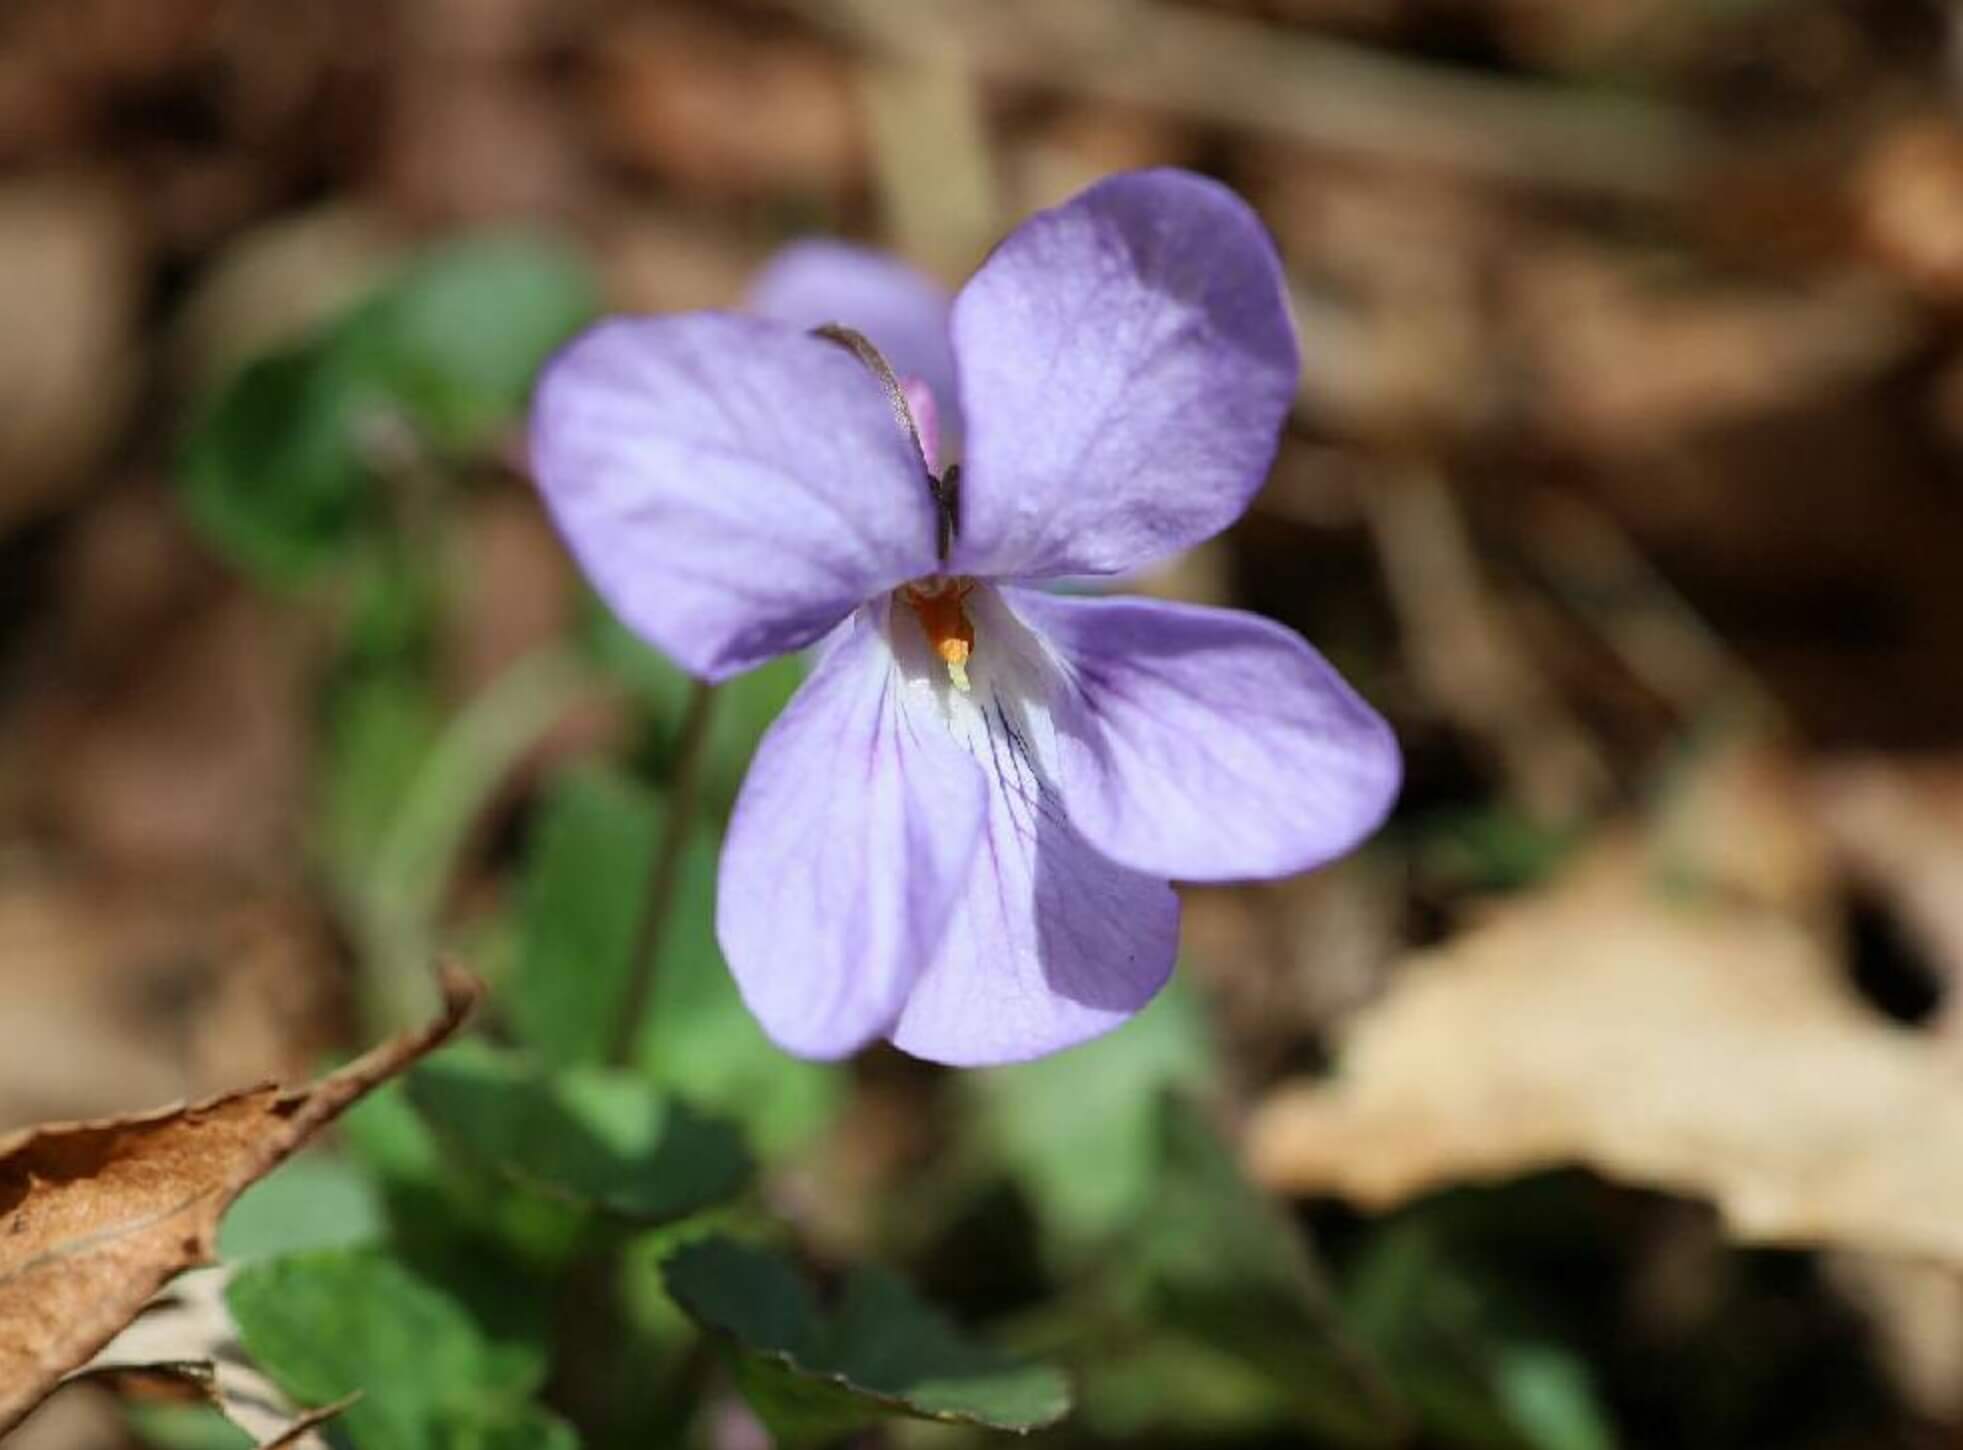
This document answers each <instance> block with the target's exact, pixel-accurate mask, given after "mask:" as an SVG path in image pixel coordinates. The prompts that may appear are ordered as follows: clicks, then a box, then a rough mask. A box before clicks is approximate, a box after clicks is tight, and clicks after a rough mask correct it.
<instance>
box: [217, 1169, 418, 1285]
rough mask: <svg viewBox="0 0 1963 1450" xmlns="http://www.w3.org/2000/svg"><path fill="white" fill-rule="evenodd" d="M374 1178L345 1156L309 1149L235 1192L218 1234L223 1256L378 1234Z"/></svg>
mask: <svg viewBox="0 0 1963 1450" xmlns="http://www.w3.org/2000/svg"><path fill="white" fill-rule="evenodd" d="M385 1228H386V1223H385V1221H384V1218H383V1215H382V1203H381V1198H380V1195H379V1194H377V1193H376V1191H375V1185H374V1182H373V1181H372V1180H371V1179H370V1178H369V1177H368V1176H367V1175H366V1174H364V1173H363V1172H362V1171H361V1169H360V1168H359V1167H358V1166H357V1165H356V1164H354V1163H352V1162H350V1161H349V1160H348V1159H346V1158H336V1157H329V1156H328V1155H326V1154H324V1153H309V1154H307V1155H305V1156H303V1157H300V1158H295V1159H294V1160H293V1161H292V1162H290V1163H287V1164H286V1165H284V1166H283V1167H281V1168H280V1169H279V1170H278V1171H277V1172H275V1173H273V1174H272V1175H271V1176H269V1177H266V1178H262V1179H260V1180H259V1182H257V1183H255V1184H253V1185H252V1187H250V1188H248V1189H247V1190H246V1191H245V1192H244V1193H243V1194H241V1195H239V1198H238V1201H237V1202H235V1203H234V1204H233V1205H232V1206H231V1208H230V1209H228V1210H227V1211H226V1214H225V1221H224V1223H223V1224H222V1225H221V1226H220V1230H219V1235H218V1252H219V1255H220V1256H221V1257H223V1258H226V1259H234V1260H236V1259H256V1258H266V1257H269V1256H271V1255H274V1254H289V1253H294V1252H297V1251H298V1250H301V1249H319V1248H341V1247H346V1246H350V1245H353V1244H360V1243H367V1242H370V1241H372V1240H375V1239H378V1238H380V1237H381V1236H382V1234H383V1232H384V1230H385Z"/></svg>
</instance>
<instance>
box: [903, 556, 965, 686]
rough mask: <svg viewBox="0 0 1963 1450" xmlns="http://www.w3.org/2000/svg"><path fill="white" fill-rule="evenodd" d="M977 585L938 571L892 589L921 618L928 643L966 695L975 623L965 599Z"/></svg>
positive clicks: (915, 615)
mask: <svg viewBox="0 0 1963 1450" xmlns="http://www.w3.org/2000/svg"><path fill="white" fill-rule="evenodd" d="M974 588H975V581H974V580H972V579H962V578H957V577H951V576H949V575H945V574H937V575H932V576H930V577H928V578H926V579H916V580H914V581H913V583H911V584H902V585H901V586H900V587H899V588H898V589H896V590H894V591H893V592H894V593H895V594H897V595H898V596H899V598H900V599H901V601H902V602H904V603H905V604H906V606H907V608H909V609H911V610H912V611H913V615H914V618H916V619H918V620H919V621H920V627H921V629H922V630H924V631H925V632H926V635H927V643H928V644H930V645H932V646H933V649H934V653H935V654H937V655H939V656H940V657H941V659H942V661H943V662H944V663H945V664H946V665H947V674H948V678H949V679H951V680H952V681H954V688H955V689H957V690H959V691H961V693H962V694H964V695H965V694H966V693H967V692H968V657H969V656H970V655H972V654H973V653H974V652H975V626H974V625H973V623H971V622H970V621H969V619H968V611H967V610H966V609H964V608H962V603H963V601H964V600H966V599H967V597H968V596H969V595H970V594H971V593H973V592H974Z"/></svg>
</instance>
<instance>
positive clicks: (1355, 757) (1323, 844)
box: [1011, 590, 1402, 881]
mask: <svg viewBox="0 0 1963 1450" xmlns="http://www.w3.org/2000/svg"><path fill="white" fill-rule="evenodd" d="M1011 597H1012V601H1013V604H1014V607H1015V609H1016V611H1017V612H1018V613H1019V614H1021V615H1022V616H1023V617H1024V618H1025V619H1027V620H1028V621H1029V623H1030V625H1031V627H1032V628H1034V629H1035V630H1036V631H1037V632H1038V633H1040V634H1041V635H1042V636H1043V637H1044V638H1046V639H1047V640H1048V641H1049V643H1050V645H1051V646H1052V647H1053V648H1054V649H1055V650H1056V651H1057V653H1058V654H1059V655H1060V656H1061V658H1062V660H1063V662H1064V667H1065V670H1066V672H1067V673H1068V675H1069V677H1070V681H1071V683H1070V686H1069V689H1068V691H1067V693H1066V695H1065V696H1064V699H1065V702H1066V703H1065V706H1063V707H1060V708H1059V709H1058V710H1057V712H1056V719H1057V732H1058V759H1059V766H1058V770H1059V776H1060V780H1061V785H1062V789H1063V793H1064V799H1065V803H1066V804H1067V806H1068V808H1069V811H1070V818H1071V820H1072V821H1073V822H1075V823H1076V825H1077V826H1078V828H1079V829H1081V830H1082V831H1083V833H1084V835H1085V836H1086V837H1088V838H1089V839H1090V840H1091V841H1093V842H1094V843H1096V845H1097V846H1098V847H1099V848H1101V849H1102V850H1104V851H1105V852H1106V853H1108V854H1109V855H1111V856H1112V857H1114V858H1115V859H1117V860H1120V861H1123V862H1125V863H1126V864H1127V865H1129V866H1134V867H1137V868H1138V869H1140V870H1144V871H1153V872H1159V873H1163V874H1164V875H1166V876H1170V877H1172V878H1173V879H1175V880H1184V881H1230V880H1236V879H1245V878H1253V877H1268V876H1285V875H1290V874H1292V873H1294V872H1297V871H1305V870H1307V869H1309V868H1310V867H1312V866H1318V865H1321V864H1322V863H1323V862H1325V861H1328V860H1330V859H1332V858H1334V857H1336V856H1340V855H1342V854H1343V853H1344V852H1346V851H1348V850H1350V849H1351V848H1352V847H1354V846H1355V845H1357V843H1358V842H1360V841H1361V840H1363V838H1364V837H1366V836H1368V835H1369V834H1370V833H1371V832H1372V831H1374V830H1375V829H1376V828H1377V826H1378V825H1379V824H1381V823H1382V821H1383V819H1384V816H1385V815H1386V813H1388V811H1389V810H1390V807H1391V803H1392V802H1393V801H1394V800H1395V799H1396V796H1397V789H1398V784H1399V779H1400V776H1401V773H1402V764H1401V760H1400V757H1399V754H1398V749H1397V741H1396V739H1395V737H1394V736H1392V734H1391V732H1390V727H1389V726H1387V725H1386V724H1385V723H1384V721H1383V719H1382V718H1381V717H1380V716H1379V715H1378V714H1377V713H1376V712H1375V711H1374V710H1372V709H1371V708H1370V707H1369V706H1368V705H1366V704H1365V703H1364V702H1363V701H1362V700H1361V699H1360V698H1359V697H1358V696H1357V694H1356V692H1355V691H1354V690H1352V689H1351V688H1350V687H1349V686H1348V685H1347V684H1345V683H1344V681H1343V679H1342V677H1341V676H1340V675H1338V674H1337V673H1336V671H1335V670H1334V669H1333V668H1331V667H1330V665H1329V663H1328V661H1326V660H1324V659H1323V658H1322V656H1320V655H1318V654H1317V653H1316V652H1315V651H1314V650H1313V649H1311V648H1309V646H1308V645H1307V644H1305V643H1304V642H1303V641H1302V640H1301V639H1300V638H1299V637H1297V636H1296V635H1295V634H1293V633H1291V632H1290V631H1289V630H1286V629H1284V628H1282V627H1281V626H1280V625H1278V624H1275V623H1273V622H1272V621H1270V620H1266V619H1261V618H1259V617H1257V616H1255V615H1252V614H1242V613H1239V612H1238V611H1235V610H1227V609H1204V608H1200V607H1198V606H1194V605H1176V604H1166V603H1162V602H1160V601H1157V600H1148V599H1092V598H1083V597H1076V598H1066V597H1064V596H1061V595H1052V594H1042V593H1038V592H1036V591H1033V590H1016V591H1014V592H1013V594H1012V596H1011Z"/></svg>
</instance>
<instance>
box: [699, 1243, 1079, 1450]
mask: <svg viewBox="0 0 1963 1450" xmlns="http://www.w3.org/2000/svg"><path fill="white" fill-rule="evenodd" d="M667 1278H668V1287H669V1290H670V1292H672V1293H673V1294H674V1296H675V1298H676V1300H677V1301H678V1302H679V1303H680V1304H681V1305H682V1307H683V1308H684V1309H685V1310H686V1311H687V1312H688V1313H689V1314H690V1315H691V1316H692V1317H693V1318H694V1319H695V1320H696V1322H697V1323H699V1324H700V1325H702V1327H703V1328H705V1329H707V1330H710V1331H712V1332H714V1333H716V1334H719V1335H722V1336H724V1337H725V1338H726V1339H727V1340H728V1341H729V1343H730V1344H731V1345H732V1347H733V1350H734V1352H735V1354H736V1357H737V1364H738V1378H739V1383H740V1384H741V1385H742V1387H743V1391H744V1394H745V1395H746V1396H747V1397H748V1398H749V1400H750V1403H751V1405H752V1407H753V1408H754V1409H755V1410H756V1411H757V1413H758V1415H759V1416H760V1417H761V1418H762V1419H763V1421H764V1423H765V1424H766V1425H768V1426H769V1427H770V1429H771V1432H772V1433H773V1435H775V1436H776V1437H777V1439H778V1441H779V1443H780V1444H783V1445H792V1446H797V1445H822V1444H826V1443H829V1442H831V1441H833V1440H836V1439H839V1438H841V1437H843V1436H845V1435H848V1434H851V1433H853V1432H855V1431H857V1430H860V1429H863V1428H865V1427H866V1426H868V1425H872V1424H875V1423H877V1422H878V1421H880V1420H882V1419H886V1418H889V1417H892V1416H896V1415H897V1416H911V1417H916V1418H920V1419H928V1420H947V1421H954V1422H958V1423H964V1424H971V1425H979V1426H982V1427H985V1428H989V1429H997V1430H1018V1431H1027V1430H1032V1429H1040V1428H1041V1427H1043V1426H1045V1425H1050V1424H1054V1423H1055V1422H1056V1421H1057V1420H1059V1419H1061V1418H1062V1417H1063V1415H1064V1414H1065V1413H1066V1412H1067V1411H1068V1410H1069V1407H1070V1392H1069V1387H1068V1385H1067V1384H1066V1383H1065V1381H1064V1379H1063V1376H1062V1375H1061V1374H1060V1373H1059V1372H1057V1371H1056V1370H1054V1369H1051V1368H1049V1367H1047V1366H1044V1365H1036V1364H1026V1363H1022V1362H1020V1361H1017V1360H1014V1359H1011V1358H1009V1357H1007V1356H1005V1355H1003V1354H1001V1353H999V1352H997V1351H995V1350H992V1349H989V1348H987V1347H986V1346H983V1345H980V1344H977V1343H975V1342H973V1341H971V1340H969V1339H968V1338H966V1337H965V1336H964V1335H963V1334H961V1332H960V1331H958V1330H957V1329H955V1328H954V1326H953V1325H952V1324H951V1323H949V1322H948V1320H947V1319H945V1318H944V1317H943V1316H942V1315H941V1314H940V1313H938V1312H937V1311H935V1310H933V1309H931V1308H928V1307H927V1306H926V1305H924V1304H922V1303H921V1302H920V1301H919V1300H918V1299H917V1298H915V1297H914V1295H913V1293H912V1291H911V1290H909V1289H908V1288H907V1287H906V1286H905V1285H904V1284H903V1283H901V1282H900V1281H899V1280H898V1279H896V1278H894V1277H893V1276H892V1275H890V1274H887V1273H884V1272H882V1271H879V1270H861V1271H859V1272H857V1273H855V1274H854V1275H853V1276H852V1277H851V1278H850V1279H849V1280H848V1281H847V1282H846V1285H845V1288H844V1292H843V1294H842V1295H841V1297H840V1300H839V1302H838V1305H837V1307H836V1308H835V1309H834V1310H833V1311H832V1312H831V1313H830V1314H829V1315H827V1314H824V1313H822V1312H821V1311H820V1310H819V1308H818V1305H817V1302H816V1300H815V1299H814V1298H813V1296H812V1293H811V1290H810V1288H809V1287H808V1286H807V1285H806V1283H805V1282H804V1280H803V1278H802V1277H801V1276H800V1275H799V1273H798V1272H797V1270H796V1269H795V1268H794V1267H793V1266H792V1265H791V1264H790V1263H788V1262H787V1261H786V1260H785V1259H784V1258H783V1257H781V1256H780V1255H778V1254H776V1253H774V1252H772V1251H770V1250H766V1249H761V1248H756V1247H753V1246H749V1245H745V1244H739V1243H736V1242H734V1241H732V1240H729V1239H720V1238H716V1239H704V1240H701V1241H699V1242H696V1243H692V1244H689V1245H687V1246H685V1247H683V1248H682V1249H681V1250H679V1251H678V1252H677V1253H676V1254H675V1255H674V1256H673V1257H672V1258H670V1259H669V1260H668V1264H667Z"/></svg>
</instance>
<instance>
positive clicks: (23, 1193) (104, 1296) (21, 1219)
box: [0, 969, 483, 1433]
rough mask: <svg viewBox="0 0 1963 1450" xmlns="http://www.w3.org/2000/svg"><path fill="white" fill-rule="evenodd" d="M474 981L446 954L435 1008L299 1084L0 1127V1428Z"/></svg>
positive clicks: (208, 1245) (474, 989)
mask: <svg viewBox="0 0 1963 1450" xmlns="http://www.w3.org/2000/svg"><path fill="white" fill-rule="evenodd" d="M482 990H483V989H482V987H481V986H480V985H479V984H478V983H477V981H476V979H475V978H473V977H471V976H470V975H469V974H467V973H465V972H462V971H459V970H456V969H446V971H445V972H444V974H443V1011H442V1013H441V1015H439V1016H438V1017H437V1018H436V1019H435V1020H434V1021H432V1022H430V1023H429V1024H428V1025H426V1026H424V1027H420V1028H417V1029H416V1030H414V1031H411V1032H405V1033H402V1034H401V1035H399V1036H397V1037H394V1038H392V1039H390V1040H389V1041H387V1042H385V1043H383V1044H381V1045H380V1046H379V1047H376V1048H374V1049H373V1050H371V1051H370V1052H368V1053H367V1054H365V1055H364V1056H362V1057H359V1058H357V1059H355V1060H354V1061H353V1062H351V1063H349V1064H348V1065H347V1066H346V1067H343V1068H341V1069H340V1070H338V1071H336V1072H333V1073H329V1074H328V1075H327V1076H325V1077H323V1078H321V1079H319V1080H318V1081H316V1082H314V1083H312V1084H310V1085H308V1086H306V1087H300V1088H279V1087H271V1086H267V1087H259V1088H252V1089H248V1090H246V1091H243V1092H236V1093H232V1094H229V1095H227V1096H225V1097H220V1098H215V1099H212V1100H210V1101H208V1102H203V1103H195V1104H190V1105H188V1106H180V1107H174V1108H167V1109H162V1110H159V1111H156V1112H152V1113H145V1114H139V1115H134V1116H130V1117H123V1118H111V1119H105V1120H102V1121H98V1122H89V1123H61V1124H49V1125H44V1126H41V1127H37V1128H29V1129H26V1130H25V1131H23V1132H19V1133H14V1134H10V1135H8V1136H6V1137H4V1138H0V1433H5V1431H6V1430H8V1429H9V1428H11V1427H12V1426H13V1425H14V1424H16V1423H17V1422H18V1421H19V1420H20V1418H21V1417H22V1416H23V1415H25V1414H26V1413H27V1411H29V1410H30V1409H32V1408H33V1407H34V1406H35V1405H36V1404H37V1403H38V1402H39V1401H40V1400H41V1399H42V1398H43V1397H44V1396H45V1395H47V1393H48V1392H49V1391H50V1390H51V1389H52V1388H53V1387H54V1385H55V1384H56V1383H57V1382H58V1381H59V1380H60V1379H61V1377H62V1376H63V1375H65V1374H67V1373H68V1372H69V1371H70V1370H72V1369H74V1368H75V1367H76V1366H78V1365H80V1364H83V1363H85V1362H87V1361H88V1360H89V1358H90V1357H91V1356H93V1355H94V1354H96V1353H97V1352H98V1351H99V1350H100V1349H101V1348H102V1346H103V1345H105V1344H107V1343H108V1342H109V1340H110V1339H111V1338H113V1337H114V1336H115V1334H116V1333H117V1332H118V1331H119V1330H121V1329H122V1328H123V1326H124V1325H126V1324H128V1323H129V1321H130V1320H131V1319H132V1318H133V1317H134V1316H135V1315H136V1313H137V1312H138V1311H139V1310H140V1309H141V1308H142V1307H143V1305H144V1303H145V1302H146V1301H147V1300H149V1298H150V1297H151V1296H152V1295H153V1294H155V1293H156V1292H157V1290H158V1289H159V1288H161V1287H162V1286H163V1285H164V1284H165V1283H166V1282H167V1281H168V1280H169V1279H171V1278H172V1277H173V1276H174V1275H176V1274H177V1273H179V1272H181V1271H182V1270H184V1269H188V1268H194V1267H196V1266H198V1265H200V1264H204V1263H208V1262H210V1261H211V1259H212V1256H213V1244H214V1241H215V1239H216V1236H217V1231H218V1221H219V1219H220V1217H221V1216H222V1215H223V1214H224V1212H225V1210H226V1208H227V1207H229V1206H230V1204H231V1202H232V1200H233V1199H235V1198H236V1197H238V1195H239V1194H240V1193H241V1192H243V1191H244V1190H245V1189H246V1188H247V1187H248V1186H249V1185H250V1184H252V1183H253V1182H255V1181H256V1180H258V1179H259V1178H261V1177H263V1176H265V1174H267V1173H269V1172H270V1171H272V1169H273V1168H275V1167H277V1166H278V1165H279V1164H280V1163H281V1162H283V1161H284V1160H285V1159H286V1158H287V1157H288V1156H290V1155H291V1154H292V1153H293V1152H294V1151H295V1150H296V1149H298V1148H299V1147H301V1146H302V1145H303V1144H304V1143H305V1142H306V1141H307V1140H308V1139H309V1138H310V1137H312V1136H313V1134H314V1133H315V1132H317V1131H318V1130H319V1129H320V1128H322V1127H323V1126H325V1125H326V1124H327V1123H329V1122H331V1121H332V1120H333V1119H334V1118H335V1117H337V1116H339V1115H340V1113H341V1112H342V1111H344V1110H345V1109H346V1108H347V1107H348V1106H349V1105H350V1104H352V1103H354V1102H355V1101H356V1100H357V1099H359V1098H360V1097H361V1096H362V1095H363V1094H365V1093H366V1092H368V1091H369V1089H371V1088H373V1087H375V1086H376V1085H377V1084H378V1083H381V1082H383V1081H384V1080H386V1079H387V1078H390V1077H392V1076H394V1075H395V1074H396V1073H399V1072H401V1071H402V1070H403V1069H404V1068H406V1067H408V1066H409V1065H410V1064H411V1063H413V1062H415V1061H416V1060H417V1059H418V1058H420V1057H422V1056H423V1055H424V1054H425V1053H427V1052H429V1051H430V1050H431V1049H433V1048H434V1047H436V1046H437V1045H438V1044H440V1043H441V1042H443V1041H444V1040H445V1039H446V1038H448V1037H449V1036H450V1035H451V1034H452V1033H453V1032H455V1031H456V1029H457V1027H458V1026H459V1025H460V1024H461V1023H462V1021H463V1019H464V1017H465V1016H466V1015H467V1014H468V1013H469V1011H470V1009H471V1007H472V1005H473V1004H474V1003H475V1002H476V1001H477V999H478V997H479V996H480V995H481V994H482Z"/></svg>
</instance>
